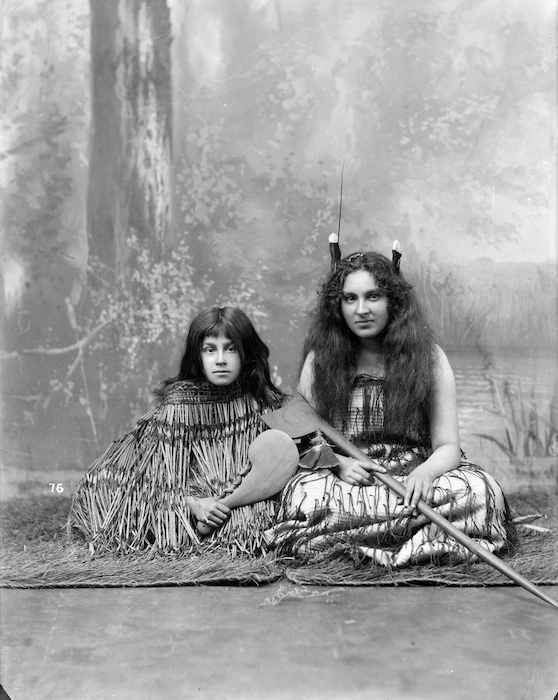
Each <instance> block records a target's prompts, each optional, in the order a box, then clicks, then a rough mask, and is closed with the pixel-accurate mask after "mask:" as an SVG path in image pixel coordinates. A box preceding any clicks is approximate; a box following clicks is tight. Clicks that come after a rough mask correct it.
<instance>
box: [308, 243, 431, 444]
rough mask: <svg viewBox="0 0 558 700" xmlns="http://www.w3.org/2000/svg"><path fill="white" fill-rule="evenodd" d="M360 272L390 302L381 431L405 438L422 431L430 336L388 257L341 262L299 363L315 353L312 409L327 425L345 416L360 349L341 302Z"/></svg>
mask: <svg viewBox="0 0 558 700" xmlns="http://www.w3.org/2000/svg"><path fill="white" fill-rule="evenodd" d="M359 270H364V271H366V272H369V273H370V274H371V275H373V276H374V280H375V282H376V285H377V286H378V288H379V289H380V290H381V291H382V292H383V293H384V294H385V295H386V297H387V300H388V314H389V321H388V325H387V328H386V330H385V331H384V336H383V350H384V367H385V383H384V430H385V432H386V433H388V434H392V435H405V434H406V433H408V429H409V427H410V425H412V424H413V423H414V424H415V425H416V426H418V427H420V429H421V430H424V429H425V428H426V426H427V418H428V407H429V401H430V398H431V395H432V390H433V381H434V378H433V368H434V361H435V344H434V338H433V334H432V331H431V329H430V326H429V324H428V323H427V321H426V318H425V316H424V313H423V312H422V309H421V307H420V304H419V302H418V300H417V298H416V295H415V293H414V291H413V289H412V286H411V285H410V284H409V282H407V280H406V279H405V278H404V276H403V275H402V274H401V273H399V272H397V271H396V270H395V269H394V267H393V265H392V263H391V262H390V260H388V258H386V257H385V256H384V255H381V254H380V253H375V252H367V253H353V254H352V255H348V256H347V257H345V258H343V259H342V260H340V261H339V262H338V263H337V265H336V266H335V268H334V269H333V270H332V271H331V272H330V274H329V275H328V277H327V279H326V281H325V282H324V284H323V285H322V287H321V289H320V291H319V292H318V294H319V296H318V302H317V305H316V307H315V309H314V312H313V316H312V322H311V325H310V329H309V331H308V335H307V337H306V340H305V343H304V349H303V360H302V362H303V363H304V359H305V358H306V356H307V355H308V353H309V352H313V353H314V363H313V369H314V377H313V386H312V387H311V388H312V393H313V397H314V400H315V402H316V409H317V411H318V413H319V414H320V415H321V416H323V417H324V418H325V419H326V420H328V421H332V420H334V418H335V417H337V418H340V419H341V421H344V420H345V419H346V417H347V411H348V408H349V399H350V393H351V388H352V382H353V379H354V377H355V374H356V367H357V360H358V352H359V349H360V345H359V339H358V338H357V337H356V336H355V335H354V334H353V333H352V332H351V331H350V330H349V328H348V327H347V324H346V323H345V320H344V318H343V315H342V312H341V298H342V293H343V286H344V284H345V280H346V279H347V276H348V275H350V274H351V273H353V272H357V271H359Z"/></svg>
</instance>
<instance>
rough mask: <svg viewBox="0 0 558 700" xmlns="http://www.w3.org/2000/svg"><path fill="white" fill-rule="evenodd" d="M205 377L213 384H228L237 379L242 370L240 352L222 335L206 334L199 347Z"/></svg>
mask: <svg viewBox="0 0 558 700" xmlns="http://www.w3.org/2000/svg"><path fill="white" fill-rule="evenodd" d="M201 361H202V367H203V373H204V374H205V378H206V379H207V381H208V382H211V384H215V386H228V385H229V384H232V383H233V382H234V380H235V379H238V377H239V376H240V372H241V370H242V362H241V360H240V354H239V352H238V350H237V349H236V347H235V346H234V345H233V343H232V342H231V340H229V338H227V337H225V336H224V335H218V336H214V335H211V336H207V337H206V338H204V340H203V343H202V347H201Z"/></svg>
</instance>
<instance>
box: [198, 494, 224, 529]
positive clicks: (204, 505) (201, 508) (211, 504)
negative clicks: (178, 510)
mask: <svg viewBox="0 0 558 700" xmlns="http://www.w3.org/2000/svg"><path fill="white" fill-rule="evenodd" d="M188 505H189V506H190V509H191V510H192V513H193V514H194V515H195V516H196V518H197V519H198V520H199V521H200V522H202V523H206V524H208V525H211V526H212V527H215V528H217V527H221V525H223V524H224V523H225V522H226V521H227V520H228V519H229V517H230V515H231V509H230V508H229V507H228V506H226V505H225V504H224V503H223V502H222V501H219V500H218V499H216V498H213V496H209V497H208V498H194V497H192V496H191V497H190V498H189V499H188Z"/></svg>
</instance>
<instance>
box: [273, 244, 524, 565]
mask: <svg viewBox="0 0 558 700" xmlns="http://www.w3.org/2000/svg"><path fill="white" fill-rule="evenodd" d="M298 390H299V392H300V393H301V394H302V396H303V397H304V398H306V399H307V400H308V401H309V402H310V404H311V405H312V406H313V407H314V408H315V409H316V411H317V412H318V413H319V414H320V416H321V417H322V418H324V419H325V420H326V421H328V422H329V423H331V424H332V425H333V426H334V427H335V428H337V429H338V430H339V431H340V432H341V433H343V434H344V435H345V437H347V438H349V439H350V440H351V441H352V442H353V443H354V444H355V445H356V446H357V447H359V448H360V449H361V450H362V451H363V452H365V453H366V454H367V455H368V456H370V457H371V458H372V462H364V461H358V460H356V459H354V458H352V457H349V456H347V455H344V454H342V453H341V452H340V451H339V450H338V449H337V448H336V449H335V450H334V451H333V455H332V452H331V446H327V445H325V444H321V445H320V444H315V443H320V439H319V436H318V438H317V439H314V440H313V442H314V445H313V446H312V447H310V448H309V450H308V453H307V455H306V457H304V458H303V459H302V461H301V464H302V465H303V468H301V469H299V471H298V472H297V474H296V475H295V477H294V478H293V479H292V481H291V483H290V484H289V485H288V486H287V488H286V489H285V490H284V492H283V496H282V506H281V510H280V515H279V523H278V525H277V526H276V527H274V528H272V529H270V531H269V532H268V533H267V536H268V538H269V539H270V541H273V542H274V543H275V545H276V546H277V547H278V548H279V549H280V550H282V551H287V552H290V553H295V554H299V555H307V554H309V553H312V552H315V551H320V552H323V550H324V548H326V549H327V548H328V547H332V546H333V547H335V548H336V549H338V548H339V546H345V547H349V548H355V547H356V548H357V551H358V552H359V553H360V554H362V555H365V556H368V557H370V558H372V559H373V560H375V561H376V562H377V563H380V564H384V565H387V566H403V565H405V564H409V563H416V562H420V561H425V560H431V559H435V560H437V561H440V560H441V559H443V558H448V557H449V558H450V559H451V560H452V561H460V560H465V559H469V558H470V557H471V555H470V553H469V551H468V550H467V549H465V548H464V547H463V546H462V545H460V544H458V543H457V542H456V541H455V540H453V538H451V537H450V536H448V535H447V534H446V533H445V532H444V531H442V530H441V529H440V528H438V527H437V526H436V525H434V524H433V523H431V522H429V521H428V520H427V519H426V518H425V517H424V516H422V515H420V514H418V513H417V512H416V509H415V507H416V505H417V503H418V501H419V499H423V500H424V501H425V502H426V503H428V504H429V505H431V506H432V507H433V508H436V509H437V510H438V511H439V513H440V514H441V515H443V516H444V517H446V518H448V519H450V520H451V521H452V522H453V524H454V525H456V526H457V527H459V528H460V529H462V530H463V531H464V532H465V533H466V534H468V535H469V536H470V537H473V538H475V539H476V540H477V541H479V542H481V543H482V545H483V546H485V547H486V548H487V549H489V550H490V551H492V552H497V551H500V550H502V549H504V548H506V547H508V546H510V545H511V544H512V543H513V541H514V529H513V525H512V523H511V519H510V515H509V509H508V506H507V503H506V500H505V498H504V495H503V493H502V491H501V488H500V486H499V485H498V484H497V483H496V481H495V480H494V479H493V478H492V477H491V476H490V475H489V474H487V473H486V472H484V471H483V470H482V469H481V468H480V467H478V466H476V465H473V464H471V463H470V462H467V461H466V460H465V458H464V456H463V454H462V452H461V449H460V443H459V429H458V419H457V405H456V390H455V380H454V375H453V372H452V369H451V366H450V364H449V362H448V359H447V357H446V355H445V353H444V352H443V350H442V349H441V348H440V347H439V346H438V345H437V344H436V343H435V341H434V337H433V333H432V331H431V329H430V326H429V324H428V322H427V320H426V318H425V315H424V313H423V312H422V310H421V307H420V304H419V301H418V299H417V297H416V295H415V292H414V290H413V288H412V285H411V284H409V282H408V281H407V280H406V279H405V277H404V276H403V274H401V272H400V270H399V266H398V264H396V263H395V264H394V262H393V261H390V260H389V259H388V258H386V257H385V256H383V255H381V254H379V253H376V252H365V253H354V254H352V255H349V256H347V257H345V258H343V259H341V260H338V261H337V262H336V264H335V265H334V266H333V268H332V270H331V272H330V274H329V275H328V277H327V279H326V280H325V282H324V284H323V285H322V287H321V290H320V292H319V297H318V302H317V305H316V307H315V310H314V313H313V317H312V321H311V325H310V329H309V331H308V335H307V338H306V341H305V344H304V350H303V360H302V365H301V373H300V382H299V387H298ZM326 452H327V454H328V455H329V458H324V454H325V453H326ZM320 454H321V456H320ZM324 459H325V462H327V461H328V459H329V462H330V463H329V464H328V465H327V467H328V468H323V466H322V465H324V463H325V462H324ZM374 471H389V472H390V473H391V474H392V475H393V476H394V477H395V478H396V479H398V480H399V481H401V483H402V484H404V486H405V497H404V498H399V497H398V496H397V495H395V494H394V493H392V492H391V491H389V490H388V489H387V487H385V486H384V485H383V484H381V483H380V484H377V483H374Z"/></svg>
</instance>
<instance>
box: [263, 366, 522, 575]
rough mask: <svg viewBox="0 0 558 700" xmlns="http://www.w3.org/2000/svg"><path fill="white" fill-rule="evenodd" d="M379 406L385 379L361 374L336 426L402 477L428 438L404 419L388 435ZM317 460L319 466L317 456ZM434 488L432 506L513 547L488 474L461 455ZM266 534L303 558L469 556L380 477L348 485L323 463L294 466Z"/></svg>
mask: <svg viewBox="0 0 558 700" xmlns="http://www.w3.org/2000/svg"><path fill="white" fill-rule="evenodd" d="M383 406H384V393H383V380H382V379H379V378H375V377H369V376H367V375H360V376H358V377H356V379H355V382H354V386H353V390H352V394H351V405H350V410H349V412H348V417H347V419H346V420H345V421H344V423H343V424H341V422H340V421H337V424H336V425H335V427H336V428H337V429H338V430H339V431H340V432H342V433H343V434H344V435H345V436H346V437H347V438H349V439H350V440H351V442H353V443H354V444H355V445H357V447H359V448H360V449H361V450H362V451H363V452H365V453H366V454H368V455H370V456H371V457H373V458H374V459H376V460H378V461H379V462H380V464H382V465H383V466H384V467H386V469H387V470H388V471H389V472H390V473H391V475H392V476H393V477H394V478H395V479H397V480H398V481H400V482H401V483H402V484H405V481H406V479H407V476H408V474H409V473H410V472H411V471H412V469H414V468H415V467H416V466H417V465H418V464H421V463H422V462H423V461H425V460H426V459H427V457H428V456H429V454H430V446H429V437H428V435H427V434H426V433H425V432H424V429H420V428H418V427H417V426H409V427H408V430H407V434H406V435H402V436H393V435H386V434H385V433H384V421H383ZM314 449H316V448H314ZM326 449H328V450H329V449H330V447H329V446H326ZM315 461H316V464H317V465H318V467H319V465H320V460H319V459H318V460H315ZM304 462H305V461H304V459H303V460H302V463H303V464H304ZM434 487H435V488H434V500H433V503H432V504H431V506H432V507H433V508H434V509H435V510H437V511H438V512H439V513H440V515H442V516H443V517H444V518H446V519H447V520H450V521H451V522H452V523H453V525H455V526H456V527H458V528H459V529H460V530H462V531H463V532H464V533H466V534H467V535H468V536H469V537H471V538H473V539H475V540H476V541H477V542H478V543H479V544H480V545H481V546H483V547H485V548H486V549H488V550H489V551H491V552H494V553H497V552H501V551H503V550H506V549H512V548H513V545H514V543H515V531H514V526H513V523H512V522H511V516H510V511H509V508H508V504H507V502H506V499H505V497H504V494H503V493H502V490H501V488H500V486H499V485H498V483H497V482H496V481H495V480H494V479H493V478H492V476H490V475H489V474H487V473H486V472H485V471H483V470H482V469H481V468H480V467H479V466H477V465H474V464H472V463H471V462H468V461H467V460H465V458H464V457H463V459H462V461H461V464H460V465H459V467H458V468H457V469H453V470H451V471H448V472H446V473H445V474H443V475H442V476H440V477H439V478H438V479H436V480H435V482H434ZM266 537H267V539H268V542H269V543H270V545H271V546H274V547H275V548H276V549H277V550H278V552H279V553H280V554H286V555H291V556H292V555H294V556H295V557H296V558H299V559H304V560H307V559H308V558H311V557H313V556H315V555H318V556H319V558H320V559H321V560H323V558H324V556H327V554H328V553H330V554H331V556H332V557H333V558H337V557H339V556H341V554H342V552H345V553H347V554H348V555H349V556H350V557H351V558H352V559H356V560H358V559H362V560H364V559H368V560H371V561H373V562H375V563H377V564H379V565H382V566H386V567H389V568H392V567H393V568H397V567H404V566H406V565H409V564H418V563H437V564H439V563H444V562H447V563H450V562H451V563H457V562H463V561H470V560H471V558H472V557H473V555H472V554H471V553H470V552H469V550H468V549H466V548H465V547H463V546H462V545H461V544H459V543H458V542H457V541H455V540H454V539H453V538H452V537H451V536H450V535H448V534H447V533H446V532H445V531H444V530H442V529H441V528H440V527H439V526H437V525H435V524H434V523H432V522H430V521H429V520H428V518H426V517H425V516H424V515H422V514H420V513H418V512H416V513H409V512H408V511H407V509H405V508H404V507H403V506H402V504H400V503H398V498H397V496H396V494H394V493H393V492H392V491H390V490H389V489H388V488H387V487H386V486H384V485H383V484H381V483H380V484H378V485H372V486H355V485H351V484H348V483H346V482H344V481H342V480H341V479H339V478H338V477H337V476H336V475H335V473H334V472H332V471H331V470H330V469H324V468H310V469H308V468H304V469H300V470H299V471H298V473H297V474H296V475H295V476H294V477H293V479H292V480H291V481H290V483H289V484H288V485H287V486H286V488H285V489H284V491H283V494H282V498H281V507H280V511H279V513H278V523H277V525H276V526H274V527H272V528H270V529H269V531H268V532H267V533H266Z"/></svg>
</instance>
